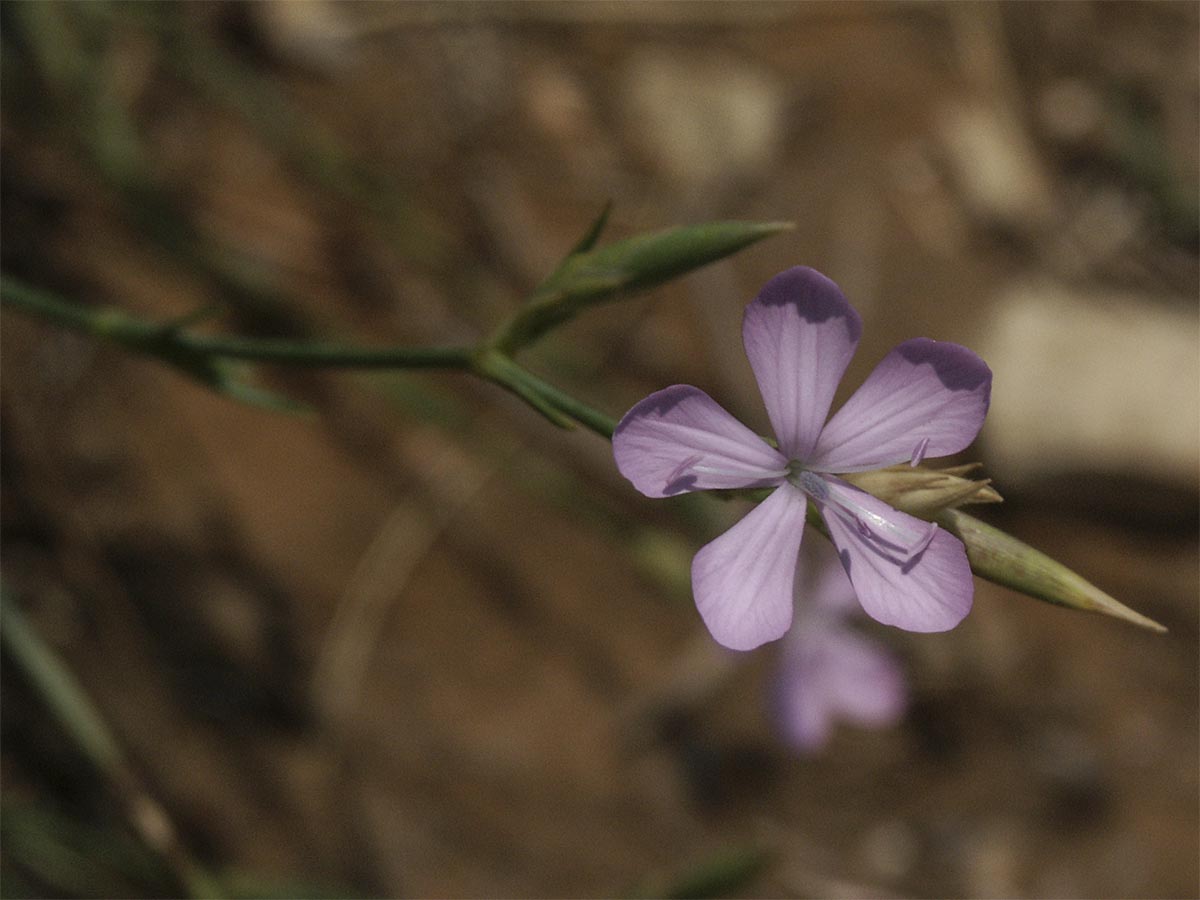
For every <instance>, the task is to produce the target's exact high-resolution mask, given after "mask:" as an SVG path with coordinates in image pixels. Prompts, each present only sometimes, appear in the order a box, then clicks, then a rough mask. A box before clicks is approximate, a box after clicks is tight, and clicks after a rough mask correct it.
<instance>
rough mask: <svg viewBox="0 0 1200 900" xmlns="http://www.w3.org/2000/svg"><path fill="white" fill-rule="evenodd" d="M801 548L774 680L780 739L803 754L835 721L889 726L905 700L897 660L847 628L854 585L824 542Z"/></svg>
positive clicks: (817, 746)
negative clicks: (792, 614)
mask: <svg viewBox="0 0 1200 900" xmlns="http://www.w3.org/2000/svg"><path fill="white" fill-rule="evenodd" d="M808 546H809V547H812V548H821V553H820V555H819V556H818V554H817V552H815V550H810V551H808V552H807V553H806V557H807V558H806V559H805V561H804V562H805V565H804V566H803V567H802V570H801V575H800V576H799V577H798V579H797V581H798V582H799V583H798V584H797V590H796V618H795V621H794V622H793V623H792V628H791V630H790V631H789V632H788V633H787V636H786V637H785V638H784V639H783V641H782V642H781V643H780V656H779V670H778V673H777V675H776V680H775V685H774V696H773V701H774V705H775V714H776V717H777V720H778V723H779V727H780V730H781V731H782V733H783V737H784V739H785V740H787V742H788V743H790V744H792V745H793V746H794V747H796V748H797V749H799V750H801V751H804V752H806V753H812V752H815V751H817V750H820V749H821V748H822V747H823V746H825V744H826V742H827V741H828V740H829V735H830V733H831V732H832V730H833V726H834V724H835V723H836V722H838V721H845V722H849V723H850V724H853V725H861V726H863V727H867V728H884V727H887V726H889V725H893V724H895V723H896V722H897V721H899V719H900V717H901V716H902V715H903V714H904V710H905V707H906V706H907V704H908V688H907V685H906V684H905V679H904V672H903V670H902V668H901V667H900V664H899V662H898V661H897V660H896V659H895V658H894V657H893V656H892V655H891V654H890V653H889V652H888V651H887V649H886V648H885V647H883V646H881V645H880V644H878V643H877V642H875V641H873V640H871V639H870V638H868V637H867V636H866V635H863V634H861V633H859V632H858V631H856V630H854V628H852V627H851V620H852V619H853V617H854V616H855V614H856V613H857V612H858V611H859V606H858V604H857V602H855V599H854V587H853V586H852V585H851V584H850V581H849V579H847V578H846V573H845V572H844V571H843V570H842V568H841V566H839V565H838V563H837V561H836V559H835V558H834V557H833V554H832V553H831V552H830V551H828V550H824V547H825V546H826V545H824V544H809V545H808Z"/></svg>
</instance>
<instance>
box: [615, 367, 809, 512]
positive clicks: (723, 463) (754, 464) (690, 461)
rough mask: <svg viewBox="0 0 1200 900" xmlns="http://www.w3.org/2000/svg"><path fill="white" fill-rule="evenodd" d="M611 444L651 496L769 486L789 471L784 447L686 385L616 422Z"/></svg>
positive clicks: (621, 463) (626, 470) (640, 405)
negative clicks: (780, 448)
mask: <svg viewBox="0 0 1200 900" xmlns="http://www.w3.org/2000/svg"><path fill="white" fill-rule="evenodd" d="M612 443H613V456H614V458H615V459H616V461H617V468H618V469H619V470H620V472H621V474H622V475H624V476H625V477H626V478H628V479H629V480H630V481H632V482H633V486H634V487H636V488H637V489H638V490H639V491H641V492H642V493H643V494H645V495H646V496H647V497H670V496H672V495H674V494H682V493H685V492H687V491H702V490H711V489H714V488H751V487H768V486H772V485H775V484H778V483H779V481H780V480H781V479H782V478H783V476H784V475H785V474H786V470H787V460H785V459H784V458H783V457H782V456H781V455H780V454H779V451H777V450H775V449H774V448H773V447H771V446H770V445H769V444H768V443H767V442H766V441H764V440H763V439H762V438H760V437H759V436H758V435H756V434H755V433H754V432H753V431H751V430H750V429H749V428H747V427H746V426H745V425H743V424H742V423H741V422H739V421H738V420H737V419H735V418H734V417H733V416H731V415H730V414H729V413H727V412H726V411H725V410H724V409H722V408H721V406H720V405H718V403H717V402H716V401H715V400H713V399H712V398H711V397H710V396H708V394H706V393H704V391H702V390H700V389H698V388H694V387H691V386H689V385H686V384H677V385H675V386H673V387H669V388H665V389H664V390H661V391H658V392H656V393H653V394H651V395H650V396H649V397H647V398H646V399H645V400H643V401H641V402H640V403H638V404H637V405H636V406H635V407H633V409H631V410H630V411H629V412H627V413H626V414H625V417H624V418H623V419H621V421H620V423H619V424H618V425H617V428H616V431H614V432H613V439H612Z"/></svg>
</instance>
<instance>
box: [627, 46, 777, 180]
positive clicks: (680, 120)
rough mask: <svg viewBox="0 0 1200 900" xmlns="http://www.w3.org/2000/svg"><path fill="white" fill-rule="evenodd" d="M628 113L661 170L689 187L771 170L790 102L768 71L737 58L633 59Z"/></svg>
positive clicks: (649, 55) (636, 133)
mask: <svg viewBox="0 0 1200 900" xmlns="http://www.w3.org/2000/svg"><path fill="white" fill-rule="evenodd" d="M625 85H626V90H625V114H626V118H627V120H628V121H629V124H630V126H631V129H632V131H633V134H634V136H635V138H636V139H637V140H638V142H639V143H640V145H641V147H642V149H643V150H644V151H645V152H646V153H647V155H648V156H649V157H650V158H651V159H652V160H653V161H654V162H656V163H657V164H658V166H659V167H660V168H661V169H662V171H663V172H664V173H665V174H667V175H668V176H670V177H672V178H674V179H675V180H677V181H679V182H681V183H683V184H687V185H703V184H708V183H711V182H715V181H718V180H720V179H728V178H738V177H745V176H747V175H752V174H753V173H755V172H765V171H766V170H767V167H768V165H769V164H770V163H771V162H772V161H773V160H774V159H775V158H776V155H777V153H778V152H779V147H780V144H781V138H782V130H783V112H784V96H783V91H782V90H781V88H780V85H779V83H778V81H777V80H776V79H775V78H773V77H771V76H770V74H769V73H767V72H766V71H764V70H762V69H760V68H758V67H755V66H751V65H749V64H747V63H745V62H743V61H740V60H737V59H734V58H715V57H712V56H708V55H706V56H703V57H694V58H693V57H690V56H687V55H664V54H663V53H662V52H654V53H640V54H636V55H634V56H633V57H632V58H631V59H630V60H629V62H628V64H627V66H626V70H625Z"/></svg>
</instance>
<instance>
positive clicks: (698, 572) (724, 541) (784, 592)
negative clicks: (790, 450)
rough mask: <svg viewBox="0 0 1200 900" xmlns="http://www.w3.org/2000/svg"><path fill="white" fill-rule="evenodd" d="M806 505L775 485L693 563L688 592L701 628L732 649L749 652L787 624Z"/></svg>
mask: <svg viewBox="0 0 1200 900" xmlns="http://www.w3.org/2000/svg"><path fill="white" fill-rule="evenodd" d="M807 507H808V502H807V500H806V499H805V497H804V494H802V493H801V492H800V491H798V490H796V489H795V488H793V487H792V486H791V485H789V484H783V485H780V486H779V487H778V488H776V490H775V491H774V492H773V493H772V494H771V495H770V496H769V497H767V499H766V500H764V501H763V502H762V503H760V504H759V505H758V506H756V507H755V508H754V509H752V510H751V511H750V512H749V513H747V515H746V516H745V518H743V519H742V520H741V521H740V522H738V523H737V524H736V525H734V526H733V527H732V528H730V529H729V530H728V531H726V532H725V533H724V534H723V535H721V536H720V537H718V538H717V539H716V540H714V541H711V542H710V543H708V544H705V545H704V546H703V547H701V548H700V552H699V553H697V554H696V558H695V559H694V560H692V593H693V594H694V595H695V598H696V607H697V608H698V609H699V610H700V616H701V618H703V619H704V624H705V625H707V626H708V630H709V631H710V632H711V633H712V636H713V637H714V638H716V640H717V642H718V643H720V644H723V645H725V646H726V647H729V648H730V649H731V650H753V649H754V648H755V647H757V646H759V645H760V644H765V643H766V642H767V641H773V640H775V639H777V638H780V637H782V636H783V634H784V633H785V632H786V631H787V630H788V626H789V625H791V624H792V607H793V598H792V590H793V587H794V585H795V577H796V556H797V552H798V551H799V549H800V539H801V537H802V536H803V534H804V513H805V510H806V509H807Z"/></svg>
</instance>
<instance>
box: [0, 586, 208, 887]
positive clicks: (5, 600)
mask: <svg viewBox="0 0 1200 900" xmlns="http://www.w3.org/2000/svg"><path fill="white" fill-rule="evenodd" d="M0 644H2V645H3V647H4V650H5V652H6V653H8V654H9V655H10V657H11V658H12V661H13V662H14V663H15V664H16V665H17V667H18V668H19V669H20V670H21V671H22V672H23V673H24V675H25V677H26V678H27V679H28V680H29V684H30V686H31V687H32V688H33V690H34V691H35V692H36V693H37V695H38V696H39V697H40V698H41V699H42V702H44V703H45V704H46V706H47V707H48V708H49V710H50V712H51V713H52V714H53V716H54V718H55V719H56V720H57V721H58V722H59V724H60V725H61V726H62V727H63V730H64V731H66V733H67V735H68V736H69V737H70V738H71V740H72V741H73V742H74V743H75V745H76V746H77V747H78V748H79V749H80V750H81V751H82V752H83V755H84V756H86V757H87V758H88V761H89V762H91V764H92V765H93V766H95V767H96V769H97V770H98V771H99V772H100V773H101V774H102V775H104V776H105V777H106V778H107V779H108V782H109V784H110V785H111V787H112V789H113V791H114V793H115V794H116V795H117V796H118V797H119V798H120V800H121V803H122V804H123V806H124V808H125V814H126V816H127V817H128V819H129V821H130V823H131V824H132V826H133V828H134V830H135V831H136V832H137V833H138V835H140V836H141V838H142V840H143V841H144V842H145V843H146V845H147V846H149V847H150V848H151V849H153V850H154V851H155V852H156V853H158V854H159V855H160V856H161V857H162V859H163V860H164V861H165V862H166V863H167V865H168V866H169V867H170V868H171V871H172V873H173V874H174V875H175V877H176V878H177V879H178V880H179V883H180V885H181V886H182V887H183V888H185V889H186V890H187V892H188V895H189V896H191V897H195V898H208V897H221V896H223V895H224V891H222V889H221V887H220V885H218V884H217V882H216V880H215V879H214V878H213V877H212V876H211V875H210V874H209V873H208V872H206V871H205V870H204V869H203V868H202V867H201V866H200V865H199V864H198V863H197V862H196V861H195V860H194V859H193V858H192V856H191V854H190V853H189V852H188V850H187V848H186V847H184V846H183V844H182V843H181V842H180V841H179V838H178V836H177V834H176V832H175V828H174V826H173V825H172V824H171V820H170V818H169V817H168V816H167V814H166V811H165V810H164V809H163V808H162V806H161V805H160V804H159V803H158V801H156V800H155V799H154V798H153V797H152V796H151V795H150V793H149V792H148V791H147V790H146V789H145V788H144V787H143V786H142V784H141V782H140V780H139V779H138V777H137V775H136V774H135V773H134V770H133V769H132V767H131V766H130V765H129V763H128V761H127V760H126V759H125V755H124V754H123V753H122V752H121V748H120V745H119V744H118V743H117V740H116V738H115V737H113V735H112V732H111V731H109V729H108V726H107V725H106V724H105V722H104V719H103V717H101V715H100V713H99V711H98V710H97V709H96V707H95V706H94V705H93V704H92V702H91V700H90V699H88V696H87V695H86V694H85V693H84V691H83V688H82V687H81V686H80V685H79V682H77V681H76V680H75V677H74V676H73V675H72V674H71V673H70V672H69V671H68V670H67V667H66V666H65V665H63V663H62V661H61V660H60V659H59V658H58V656H57V655H56V654H55V653H54V651H53V650H52V649H51V648H50V647H49V646H47V645H46V644H45V643H44V642H43V641H42V639H41V638H40V637H39V636H38V634H37V632H36V631H35V630H34V629H33V626H32V625H30V624H29V622H28V621H27V620H26V619H25V615H24V613H23V612H21V609H20V607H19V606H18V605H17V603H16V602H15V601H14V600H13V599H12V598H11V597H10V596H9V593H8V590H7V589H6V588H4V587H0Z"/></svg>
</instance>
